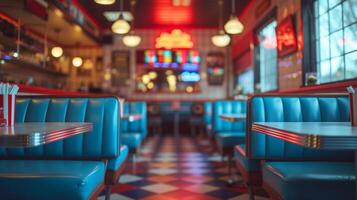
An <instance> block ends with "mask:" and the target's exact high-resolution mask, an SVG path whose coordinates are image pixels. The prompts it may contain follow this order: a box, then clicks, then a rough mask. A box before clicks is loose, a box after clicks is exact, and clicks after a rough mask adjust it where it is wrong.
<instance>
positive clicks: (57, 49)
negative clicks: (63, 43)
mask: <svg viewBox="0 0 357 200" xmlns="http://www.w3.org/2000/svg"><path fill="white" fill-rule="evenodd" d="M55 32H56V33H57V42H58V40H59V34H60V32H61V30H60V29H55ZM51 55H52V56H53V57H55V58H59V57H61V56H62V55H63V49H62V47H60V46H55V47H53V48H52V49H51Z"/></svg>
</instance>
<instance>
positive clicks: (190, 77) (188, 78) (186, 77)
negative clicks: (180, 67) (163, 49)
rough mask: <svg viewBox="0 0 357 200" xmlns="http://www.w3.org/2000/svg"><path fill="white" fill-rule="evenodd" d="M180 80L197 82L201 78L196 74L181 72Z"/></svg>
mask: <svg viewBox="0 0 357 200" xmlns="http://www.w3.org/2000/svg"><path fill="white" fill-rule="evenodd" d="M181 79H182V81H183V82H198V81H200V79H201V77H200V74H199V73H197V72H182V73H181Z"/></svg>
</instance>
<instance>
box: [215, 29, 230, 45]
mask: <svg viewBox="0 0 357 200" xmlns="http://www.w3.org/2000/svg"><path fill="white" fill-rule="evenodd" d="M211 41H212V43H213V44H214V46H217V47H226V46H228V45H229V43H230V42H231V37H229V35H227V34H225V33H224V32H223V31H220V32H219V33H218V34H217V35H214V36H212V37H211Z"/></svg>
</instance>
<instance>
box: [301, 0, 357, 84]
mask: <svg viewBox="0 0 357 200" xmlns="http://www.w3.org/2000/svg"><path fill="white" fill-rule="evenodd" d="M306 2H309V1H306ZM311 2H312V4H310V5H309V6H310V7H312V9H311V11H312V13H313V14H312V18H313V22H314V24H313V25H312V29H313V31H314V34H313V35H314V36H313V37H312V38H311V42H312V43H314V44H313V46H315V48H314V49H315V52H314V53H313V55H314V56H312V57H311V58H310V59H312V62H311V64H313V65H315V71H316V74H317V79H318V82H319V83H329V82H335V81H342V80H347V79H354V78H357V14H356V13H357V0H315V1H311ZM305 36H306V37H308V36H307V35H306V34H305ZM305 69H306V67H305Z"/></svg>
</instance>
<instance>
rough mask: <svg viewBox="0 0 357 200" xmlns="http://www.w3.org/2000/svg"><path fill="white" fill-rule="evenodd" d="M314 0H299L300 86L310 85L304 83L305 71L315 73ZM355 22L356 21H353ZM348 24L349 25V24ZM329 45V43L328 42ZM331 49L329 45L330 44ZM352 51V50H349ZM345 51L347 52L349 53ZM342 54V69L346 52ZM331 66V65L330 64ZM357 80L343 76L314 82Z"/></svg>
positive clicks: (342, 0) (331, 82)
mask: <svg viewBox="0 0 357 200" xmlns="http://www.w3.org/2000/svg"><path fill="white" fill-rule="evenodd" d="M315 1H316V0H301V15H302V24H303V30H302V31H303V38H304V39H303V41H304V42H303V44H304V48H303V55H304V56H303V59H302V73H303V74H302V87H311V85H306V73H317V65H316V60H317V55H316V54H317V53H316V45H317V44H316V42H315V38H316V30H315V27H316V26H315V25H316V22H315V10H314V3H315ZM344 1H345V0H341V4H342V5H343V2H344ZM342 15H343V10H342ZM355 23H357V22H355ZM349 26H350V25H349ZM344 29H345V27H342V29H341V30H343V31H344ZM330 37H331V36H330V33H329V39H330ZM330 45H331V44H330ZM330 49H331V46H330ZM349 53H352V52H349ZM349 53H347V54H349ZM341 56H343V59H344V70H346V62H345V60H346V58H345V56H346V53H345V52H343V54H342V55H341ZM332 58H333V57H331V55H330V57H329V60H330V62H331V59H332ZM330 67H331V66H330ZM330 75H331V74H330ZM354 80H357V77H355V78H344V79H343V80H335V81H329V82H325V83H319V84H316V85H317V86H318V85H328V84H335V83H341V82H348V81H354Z"/></svg>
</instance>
